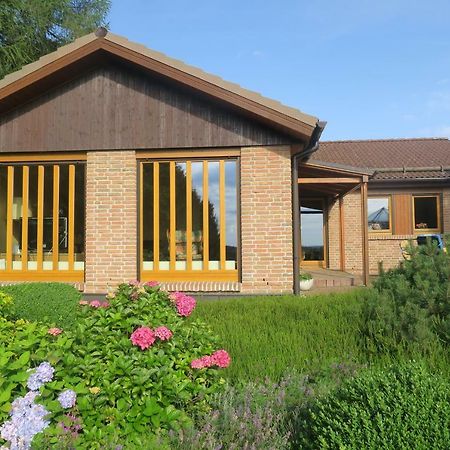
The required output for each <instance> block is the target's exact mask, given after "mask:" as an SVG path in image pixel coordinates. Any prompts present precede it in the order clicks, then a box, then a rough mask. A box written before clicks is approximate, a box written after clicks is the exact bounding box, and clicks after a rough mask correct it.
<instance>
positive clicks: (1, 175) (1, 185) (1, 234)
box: [0, 166, 8, 270]
mask: <svg viewBox="0 0 450 450" xmlns="http://www.w3.org/2000/svg"><path fill="white" fill-rule="evenodd" d="M7 188H8V168H7V167H6V166H0V270H6V202H7Z"/></svg>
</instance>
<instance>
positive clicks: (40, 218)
mask: <svg viewBox="0 0 450 450" xmlns="http://www.w3.org/2000/svg"><path fill="white" fill-rule="evenodd" d="M44 176H45V168H44V166H38V196H37V222H38V223H37V270H42V268H43V259H44V258H43V256H44V253H43V243H44Z"/></svg>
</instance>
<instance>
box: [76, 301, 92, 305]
mask: <svg viewBox="0 0 450 450" xmlns="http://www.w3.org/2000/svg"><path fill="white" fill-rule="evenodd" d="M78 304H79V305H89V302H88V301H86V300H80V301H79V302H78Z"/></svg>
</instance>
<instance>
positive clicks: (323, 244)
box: [294, 160, 371, 287]
mask: <svg viewBox="0 0 450 450" xmlns="http://www.w3.org/2000/svg"><path fill="white" fill-rule="evenodd" d="M370 174H371V173H370V172H367V171H362V170H361V169H356V168H353V167H349V166H341V165H337V164H330V163H323V162H320V161H313V160H309V161H308V162H301V163H300V164H299V166H298V203H297V204H295V205H294V211H295V212H296V214H298V218H297V219H298V224H299V225H298V227H297V228H298V229H297V230H296V232H297V233H298V236H297V239H298V242H299V245H298V248H297V252H298V261H299V266H300V269H301V270H305V271H308V272H310V273H313V276H314V277H315V278H316V279H317V283H318V284H319V285H322V284H323V285H324V286H325V287H326V286H328V287H330V286H338V285H342V284H349V285H354V284H364V285H367V284H368V281H369V255H368V228H367V182H368V178H369V175H370ZM294 200H295V196H294ZM294 203H295V202H294ZM327 269H332V270H327ZM330 274H331V275H333V276H330ZM356 280H357V281H356ZM316 285H317V284H316Z"/></svg>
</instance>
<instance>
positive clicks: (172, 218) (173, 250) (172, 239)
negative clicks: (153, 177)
mask: <svg viewBox="0 0 450 450" xmlns="http://www.w3.org/2000/svg"><path fill="white" fill-rule="evenodd" d="M169 167H170V230H169V234H170V247H169V254H170V264H169V267H170V270H175V260H176V242H175V239H176V209H175V206H176V205H175V202H176V198H175V176H176V172H175V161H170V163H169Z"/></svg>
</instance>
